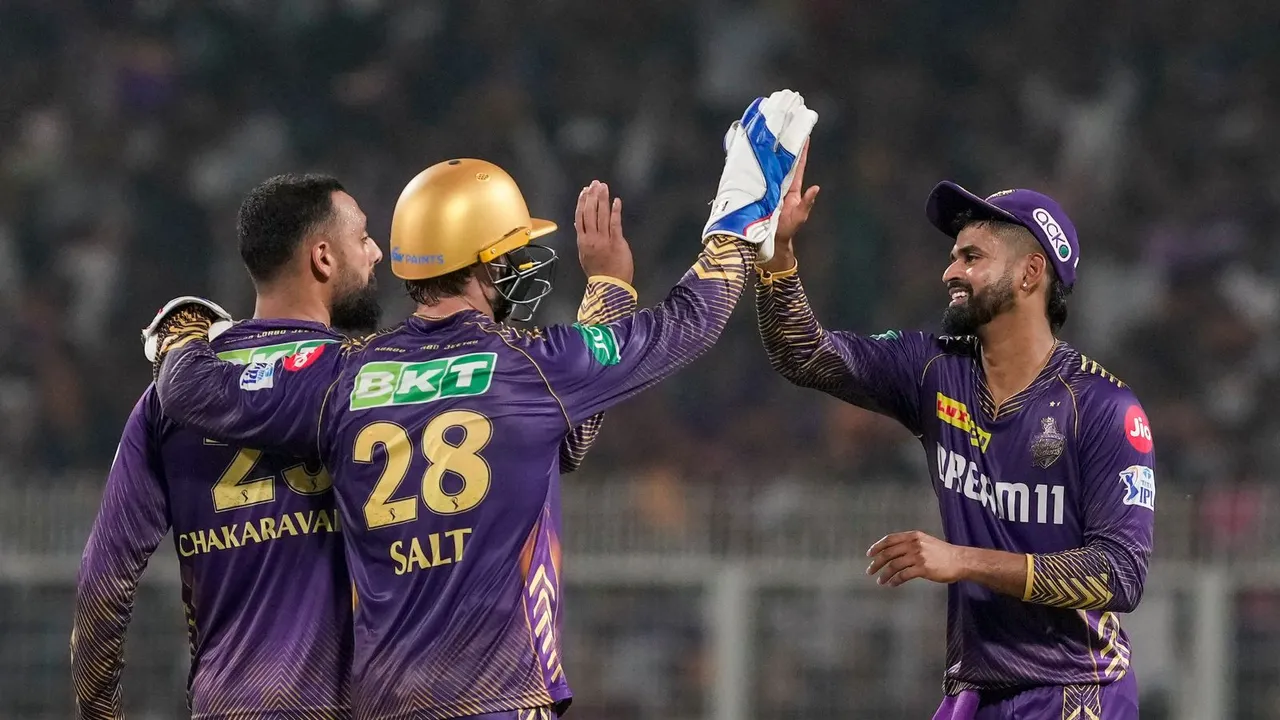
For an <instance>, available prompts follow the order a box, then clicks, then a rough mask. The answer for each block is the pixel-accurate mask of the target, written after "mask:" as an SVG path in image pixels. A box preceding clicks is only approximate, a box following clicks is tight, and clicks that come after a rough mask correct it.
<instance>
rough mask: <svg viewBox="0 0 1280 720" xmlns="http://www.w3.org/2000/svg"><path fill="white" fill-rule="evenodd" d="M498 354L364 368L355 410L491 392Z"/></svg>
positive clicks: (353, 400) (375, 364) (357, 386)
mask: <svg viewBox="0 0 1280 720" xmlns="http://www.w3.org/2000/svg"><path fill="white" fill-rule="evenodd" d="M497 362H498V355H497V353H491V352H486V353H471V354H469V355H458V356H455V357H446V358H438V359H436V360H428V361H427V362H416V363H407V362H372V363H367V364H365V365H364V366H363V367H361V368H360V372H359V373H357V374H356V382H355V387H353V388H352V389H351V409H352V410H366V409H368V408H375V407H385V406H387V405H418V404H421V403H429V402H434V401H436V400H440V399H442V398H450V397H467V396H470V395H483V394H485V393H487V392H489V384H490V383H491V382H492V381H493V369H494V366H495V365H496V364H497Z"/></svg>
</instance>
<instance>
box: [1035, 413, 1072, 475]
mask: <svg viewBox="0 0 1280 720" xmlns="http://www.w3.org/2000/svg"><path fill="white" fill-rule="evenodd" d="M1040 429H1041V432H1040V434H1039V435H1036V436H1035V437H1034V438H1032V439H1031V459H1032V462H1034V463H1035V465H1036V467H1038V468H1040V469H1041V470H1044V469H1046V468H1048V467H1049V466H1050V465H1052V464H1054V463H1055V462H1057V461H1058V458H1060V457H1062V451H1063V450H1064V449H1065V448H1066V447H1067V436H1066V435H1063V434H1062V433H1060V432H1058V421H1057V420H1055V419H1053V418H1051V417H1047V418H1045V419H1043V420H1041V421H1040Z"/></svg>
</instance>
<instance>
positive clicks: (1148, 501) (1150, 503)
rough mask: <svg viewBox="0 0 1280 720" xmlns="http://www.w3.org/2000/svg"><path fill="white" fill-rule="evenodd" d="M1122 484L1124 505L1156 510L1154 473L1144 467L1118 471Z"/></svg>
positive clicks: (1138, 466) (1131, 466) (1132, 467)
mask: <svg viewBox="0 0 1280 720" xmlns="http://www.w3.org/2000/svg"><path fill="white" fill-rule="evenodd" d="M1120 482H1122V483H1124V504H1125V505H1139V506H1141V507H1144V508H1146V509H1148V510H1151V511H1154V510H1155V509H1156V473H1155V471H1154V470H1152V469H1151V468H1149V467H1147V466H1146V465H1130V466H1129V467H1127V468H1125V469H1124V470H1121V471H1120Z"/></svg>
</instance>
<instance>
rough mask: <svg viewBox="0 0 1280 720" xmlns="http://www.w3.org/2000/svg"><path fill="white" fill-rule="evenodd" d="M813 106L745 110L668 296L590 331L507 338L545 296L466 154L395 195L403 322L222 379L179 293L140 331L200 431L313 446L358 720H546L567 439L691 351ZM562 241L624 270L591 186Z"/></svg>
mask: <svg viewBox="0 0 1280 720" xmlns="http://www.w3.org/2000/svg"><path fill="white" fill-rule="evenodd" d="M816 121H817V115H816V114H815V113H813V112H812V111H810V110H808V109H807V108H805V106H804V104H803V99H802V98H801V97H800V96H799V95H798V94H796V93H792V92H790V91H783V92H778V93H774V94H773V95H771V96H770V97H769V98H768V99H764V98H761V99H758V100H756V102H754V103H752V105H751V106H750V107H749V108H748V110H747V111H746V113H744V115H743V116H742V118H741V120H740V121H739V122H737V123H735V124H734V125H733V126H732V127H731V128H730V131H729V133H728V134H727V136H726V138H725V153H726V160H725V168H724V172H723V174H722V175H721V181H720V187H719V191H718V193H717V195H716V197H715V199H714V201H713V203H712V212H711V216H710V218H709V220H708V223H707V225H706V227H705V228H704V231H703V240H704V247H703V249H702V252H701V253H700V254H699V256H698V258H697V260H696V262H695V264H694V265H693V267H691V268H690V269H689V271H688V272H687V273H685V275H684V277H683V278H682V279H681V280H680V282H679V283H678V284H677V285H676V286H675V288H673V289H672V290H671V292H670V294H669V295H668V296H667V298H666V299H665V300H664V301H663V302H661V303H659V304H658V305H657V306H655V307H652V308H646V309H644V310H640V311H639V312H636V313H634V314H630V315H627V316H626V317H622V318H619V319H617V320H616V321H614V322H610V323H604V324H582V323H580V324H577V325H572V326H570V325H557V326H549V327H544V328H534V329H530V330H517V329H515V328H512V327H508V326H507V325H505V324H503V323H502V322H501V320H502V318H503V317H504V316H508V315H509V314H511V313H513V312H518V313H519V314H520V316H522V317H529V316H530V315H531V314H532V312H533V310H534V308H535V307H536V304H537V302H538V300H539V299H540V298H541V297H543V296H544V295H545V294H546V292H547V291H549V290H550V280H549V278H548V277H547V275H546V273H545V272H544V271H545V269H546V268H547V267H548V266H549V264H550V262H551V261H552V260H553V258H554V254H553V253H552V251H551V250H550V249H549V248H546V247H543V246H539V245H537V244H535V243H534V242H533V240H534V239H535V237H536V236H538V235H542V234H544V233H545V232H548V231H550V230H551V229H552V227H553V226H552V225H551V224H550V223H548V222H546V221H539V220H534V219H532V218H531V217H530V215H529V212H528V209H527V207H526V206H525V203H524V200H523V197H522V195H521V193H520V191H519V188H518V187H517V186H516V184H515V182H514V181H513V180H512V179H511V178H510V177H509V176H508V175H507V174H506V173H505V172H503V171H502V170H501V169H500V168H498V167H496V166H494V165H492V164H489V163H485V162H482V161H478V160H451V161H448V162H444V163H440V164H438V165H435V166H432V167H431V168H428V169H427V170H425V171H424V172H423V173H421V174H420V175H418V176H417V177H416V178H414V180H413V181H412V182H410V183H409V185H408V186H407V187H406V188H405V190H404V192H403V193H402V195H401V197H400V200H399V202H398V204H397V206H396V211H395V217H394V220H393V223H392V238H391V262H392V269H393V271H394V273H395V274H396V275H397V276H399V277H401V278H404V279H405V280H406V281H407V285H408V289H409V293H410V295H411V296H412V297H413V298H414V300H415V301H416V302H417V312H415V313H414V314H413V315H412V316H410V317H409V318H408V319H407V320H406V321H405V322H404V323H403V324H402V325H400V326H399V327H397V328H395V329H393V330H391V331H388V332H385V333H382V334H380V335H376V336H374V337H372V338H370V339H368V340H367V341H366V342H364V343H363V344H362V345H361V346H360V347H352V348H348V349H347V350H346V351H344V352H333V353H330V352H321V353H313V354H311V355H309V356H308V357H307V358H306V359H305V360H301V361H298V362H295V363H293V364H292V365H288V364H285V365H282V364H281V363H275V364H266V363H264V364H260V365H251V366H249V367H248V368H247V369H240V368H236V367H234V366H230V365H228V364H226V363H220V362H218V360H217V358H216V357H215V355H214V354H213V353H212V352H211V351H210V349H209V347H208V345H207V344H206V343H204V342H203V341H202V340H200V336H201V334H202V332H203V326H205V325H207V324H208V322H209V320H210V315H209V313H208V312H207V308H203V307H200V306H198V305H196V304H192V305H188V306H186V307H184V308H181V309H180V310H179V311H178V312H175V313H173V314H172V315H171V316H170V317H167V318H161V319H160V322H158V323H154V324H153V326H152V328H150V332H149V334H150V335H151V336H152V337H153V338H154V339H155V340H156V341H157V342H158V345H159V347H160V349H161V350H162V351H164V352H165V356H164V357H162V358H161V359H160V361H159V362H160V366H159V370H158V372H159V380H158V392H159V396H160V400H161V402H162V404H163V406H164V408H165V410H166V412H171V413H174V414H175V415H176V416H177V417H178V418H179V419H180V420H181V421H182V422H184V423H188V424H190V425H192V426H193V427H197V428H200V430H201V431H202V432H205V433H207V434H209V435H211V436H212V437H217V438H219V439H221V440H223V441H226V442H234V443H246V444H253V443H263V442H270V443H277V444H280V445H282V446H283V447H284V448H285V449H287V450H289V451H291V452H306V451H308V450H311V449H315V450H316V451H318V453H319V455H320V456H321V457H322V458H323V460H324V462H325V465H326V466H327V467H328V468H329V470H330V472H331V473H332V474H333V477H334V491H335V493H336V495H337V497H338V505H339V515H340V517H341V518H342V519H343V533H344V537H345V540H346V543H347V552H348V562H349V565H350V568H351V573H352V578H353V581H354V584H355V590H356V595H357V600H356V608H355V627H356V646H355V661H354V666H353V671H352V706H353V712H354V715H355V717H357V718H360V719H361V720H392V719H397V720H399V719H407V718H414V719H428V720H436V719H441V718H462V717H471V718H474V717H483V718H489V719H491V720H519V719H523V718H547V717H550V715H551V714H553V713H554V714H560V713H563V712H564V710H565V709H566V708H567V706H568V705H569V703H570V700H571V697H572V693H571V691H570V689H569V685H568V681H567V679H566V677H565V672H564V669H563V665H562V663H563V657H562V647H563V646H562V642H561V637H560V635H561V628H562V622H561V620H562V604H561V602H562V585H561V578H562V573H563V571H564V564H563V559H562V557H561V547H560V501H559V493H560V490H559V475H560V470H561V459H560V455H559V453H558V452H557V449H558V447H559V446H560V443H561V441H562V439H563V438H564V437H565V435H566V433H568V432H569V431H570V429H571V428H573V427H575V426H577V425H579V424H581V423H582V421H583V420H584V419H586V418H589V417H591V416H592V415H594V414H596V413H599V412H601V411H603V410H605V409H606V408H608V407H610V406H611V405H613V404H616V403H618V402H620V401H622V400H624V399H626V398H628V397H631V396H633V395H635V394H636V393H638V392H640V391H641V390H643V389H644V388H646V387H649V386H652V385H653V384H655V383H657V382H659V381H660V380H662V379H663V378H664V377H667V376H669V375H671V374H672V373H674V372H675V371H676V370H677V369H678V368H679V367H681V366H682V365H685V364H687V363H688V362H689V361H691V360H693V359H694V358H695V357H697V356H698V355H700V354H701V353H703V352H705V351H706V350H707V349H708V348H709V347H710V346H711V345H712V344H713V343H714V342H715V340H716V339H717V337H718V336H719V334H720V332H721V331H722V330H723V328H724V325H725V323H726V321H727V319H728V317H729V314H730V312H731V311H732V309H733V307H734V305H735V303H736V302H737V300H738V298H739V296H740V295H741V292H742V289H743V287H744V285H745V283H746V274H747V272H748V271H749V269H750V266H751V264H752V263H753V262H754V261H755V259H756V257H757V246H764V247H770V246H771V245H772V239H773V228H774V224H775V220H776V211H777V210H778V208H779V201H780V199H781V197H782V195H783V194H784V192H785V189H786V187H787V186H788V184H789V182H790V178H791V175H792V174H793V173H794V170H795V167H796V165H797V162H796V161H797V156H799V155H800V154H801V152H802V149H803V148H804V147H805V143H806V140H807V138H808V136H809V132H810V130H811V129H812V128H813V125H814V123H815V122H816ZM575 229H576V230H577V236H578V250H579V256H580V259H581V261H582V263H583V266H584V268H585V269H587V272H588V274H589V275H591V276H592V277H591V280H590V282H591V283H592V284H598V285H600V286H602V288H603V289H602V291H601V292H604V293H613V294H617V293H622V294H626V295H631V294H632V290H631V288H630V286H629V285H627V284H625V283H622V282H619V281H617V280H615V279H613V278H616V277H617V274H616V272H617V271H616V267H617V266H618V265H620V264H624V265H626V266H629V265H630V262H631V259H630V250H629V247H628V245H627V243H626V241H625V240H624V239H623V236H622V225H621V204H620V202H619V201H617V200H613V201H612V202H610V198H609V192H608V188H607V186H604V185H601V184H599V183H593V184H592V185H591V186H590V187H588V188H584V189H583V192H582V193H581V194H580V195H579V199H578V207H577V213H576V217H575Z"/></svg>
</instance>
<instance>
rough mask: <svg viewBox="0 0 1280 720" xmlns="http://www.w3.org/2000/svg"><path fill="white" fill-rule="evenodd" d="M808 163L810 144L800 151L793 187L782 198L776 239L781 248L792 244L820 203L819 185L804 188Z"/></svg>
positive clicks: (806, 144) (792, 181)
mask: <svg viewBox="0 0 1280 720" xmlns="http://www.w3.org/2000/svg"><path fill="white" fill-rule="evenodd" d="M808 162H809V143H805V144H804V150H801V151H800V159H799V160H797V161H796V174H795V177H794V178H792V180H791V187H789V188H787V194H786V195H783V196H782V211H781V212H780V213H778V230H777V234H776V236H775V237H774V240H775V242H776V243H777V244H778V245H779V246H780V245H782V244H783V243H789V242H791V239H792V238H794V237H795V236H796V233H797V232H798V231H799V230H800V228H801V226H803V225H804V224H805V222H807V221H808V220H809V213H811V212H813V204H814V203H815V202H817V201H818V191H819V190H820V189H821V188H819V187H818V186H817V185H813V186H810V187H808V188H805V187H804V168H805V165H806V164H807V163H808Z"/></svg>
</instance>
